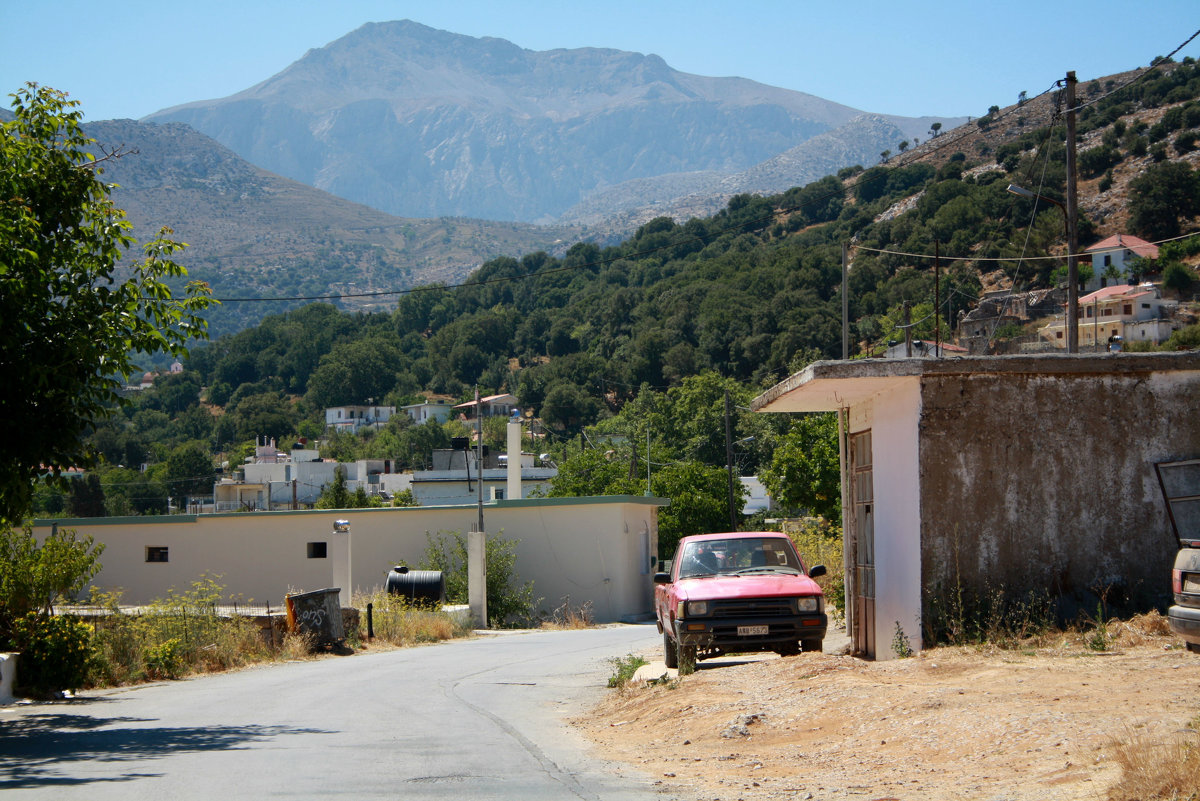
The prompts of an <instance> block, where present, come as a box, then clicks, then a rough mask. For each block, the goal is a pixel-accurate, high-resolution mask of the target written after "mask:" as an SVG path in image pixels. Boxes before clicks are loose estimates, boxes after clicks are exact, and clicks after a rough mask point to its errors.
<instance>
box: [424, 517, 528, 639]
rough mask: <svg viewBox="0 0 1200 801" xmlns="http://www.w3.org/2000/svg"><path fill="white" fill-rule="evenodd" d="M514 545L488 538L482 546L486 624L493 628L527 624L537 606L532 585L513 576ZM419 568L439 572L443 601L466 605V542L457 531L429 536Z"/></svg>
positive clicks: (508, 541)
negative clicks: (484, 562) (485, 575)
mask: <svg viewBox="0 0 1200 801" xmlns="http://www.w3.org/2000/svg"><path fill="white" fill-rule="evenodd" d="M518 542H519V540H506V539H503V538H502V537H501V536H499V535H494V536H488V538H487V544H486V545H485V546H484V552H485V555H486V560H487V577H486V579H485V583H486V585H487V613H488V624H489V625H490V626H492V627H494V628H498V627H502V626H512V625H520V624H521V623H523V622H526V621H528V620H529V619H530V618H531V617H532V616H533V613H534V608H535V607H536V606H537V604H538V601H537V600H535V599H534V597H533V582H532V581H526V582H524V583H521V579H520V577H519V576H518V574H517V544H518ZM421 568H422V569H423V570H440V571H441V572H442V576H443V577H444V578H445V581H446V600H447V601H449V602H450V603H459V604H465V603H467V601H468V597H467V592H468V586H467V538H466V537H465V536H464V535H463V533H462V532H461V531H450V532H438V534H437V535H429V544H428V545H427V546H426V548H425V559H424V560H423V561H422V562H421Z"/></svg>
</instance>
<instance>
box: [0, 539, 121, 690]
mask: <svg viewBox="0 0 1200 801" xmlns="http://www.w3.org/2000/svg"><path fill="white" fill-rule="evenodd" d="M103 552H104V546H103V545H102V544H99V543H97V542H95V541H94V540H93V539H92V537H91V536H90V535H89V536H87V537H84V538H83V539H77V538H76V535H75V532H74V531H73V530H71V529H54V530H52V531H51V533H50V534H49V536H47V537H46V539H45V541H44V542H42V543H41V544H40V545H39V543H38V541H37V538H36V537H35V536H34V534H33V529H32V528H31V527H29V526H28V525H26V526H25V527H23V528H20V529H16V528H12V527H10V526H7V525H4V524H3V523H0V650H9V649H8V648H7V646H8V645H10V644H11V642H12V637H13V626H14V625H15V623H16V621H18V620H21V619H23V618H25V617H26V616H28V615H30V614H35V613H40V614H42V615H43V616H49V615H50V614H51V613H52V610H53V606H54V604H55V603H57V602H58V601H59V600H60V599H64V598H66V599H69V598H72V597H73V596H74V595H75V594H76V593H77V592H79V591H80V590H81V589H83V587H84V586H85V585H86V584H87V583H88V582H89V581H91V579H92V577H93V576H95V575H96V574H97V573H99V572H100V562H99V557H100V554H101V553H103ZM60 689H61V688H60Z"/></svg>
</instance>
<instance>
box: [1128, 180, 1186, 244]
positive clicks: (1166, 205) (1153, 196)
mask: <svg viewBox="0 0 1200 801" xmlns="http://www.w3.org/2000/svg"><path fill="white" fill-rule="evenodd" d="M1129 193H1130V199H1129V222H1130V224H1131V225H1132V226H1133V230H1134V232H1135V233H1137V235H1138V236H1141V237H1145V238H1146V239H1149V240H1151V241H1153V240H1157V239H1168V238H1170V237H1173V236H1178V234H1179V231H1180V226H1179V218H1180V217H1187V218H1190V217H1193V216H1195V215H1196V214H1197V213H1200V175H1198V174H1197V173H1196V172H1195V171H1194V170H1193V169H1192V168H1191V167H1190V166H1188V164H1187V163H1185V162H1181V161H1166V162H1163V163H1162V164H1155V165H1153V166H1151V167H1149V168H1148V169H1147V170H1146V171H1145V172H1144V173H1142V175H1140V176H1139V177H1137V178H1135V179H1134V180H1132V181H1130V182H1129Z"/></svg>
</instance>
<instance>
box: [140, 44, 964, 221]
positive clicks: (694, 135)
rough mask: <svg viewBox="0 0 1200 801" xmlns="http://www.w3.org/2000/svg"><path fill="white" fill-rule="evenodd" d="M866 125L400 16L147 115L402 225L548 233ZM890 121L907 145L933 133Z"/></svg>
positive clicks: (728, 82)
mask: <svg viewBox="0 0 1200 801" xmlns="http://www.w3.org/2000/svg"><path fill="white" fill-rule="evenodd" d="M862 113H863V112H861V111H860V110H858V109H853V108H851V107H849V106H844V105H841V104H838V103H835V102H833V101H828V100H823V99H821V98H818V97H815V96H813V95H808V94H805V93H803V92H796V91H792V90H788V89H781V88H778V87H771V86H767V85H765V84H760V83H756V82H754V81H750V80H748V79H745V78H712V77H705V76H699V75H692V74H690V73H684V72H680V71H677V70H674V69H672V68H671V67H670V66H669V65H667V63H666V62H665V61H663V60H662V59H661V58H660V57H658V56H654V55H644V54H640V53H630V52H626V51H619V50H612V49H604V48H580V49H569V50H568V49H559V50H546V51H532V50H525V49H522V48H520V47H518V46H517V45H515V44H513V43H511V42H507V41H506V40H503V39H496V38H491V37H486V38H474V37H469V36H464V35H461V34H454V33H449V32H446V31H438V30H435V29H433V28H429V27H427V26H424V25H420V24H419V23H415V22H411V21H407V20H402V21H396V22H386V23H368V24H367V25H364V26H362V27H360V28H358V29H356V30H354V31H352V32H350V33H349V34H347V35H345V36H343V37H341V38H339V39H337V40H335V41H334V42H331V43H330V44H328V45H326V46H325V47H322V48H316V49H313V50H309V51H308V52H307V53H305V54H304V56H302V57H301V58H300V59H298V60H297V61H296V62H294V63H293V64H291V65H289V66H288V67H286V68H285V69H284V70H282V71H281V72H279V73H277V74H276V75H274V76H271V77H269V78H267V79H266V80H264V81H261V82H259V83H257V84H255V85H253V86H251V87H249V88H247V89H245V90H243V91H241V92H238V93H236V94H234V95H231V96H229V97H227V98H222V99H216V100H206V101H197V102H194V103H187V104H183V105H180V106H174V107H171V108H169V109H164V110H162V111H160V112H156V113H155V114H152V115H149V116H148V117H145V118H143V119H144V121H151V122H155V121H178V122H186V123H188V124H190V125H192V127H194V128H196V129H197V130H199V131H202V132H204V133H206V134H208V135H209V136H212V137H213V138H214V139H216V140H218V141H220V142H221V143H222V144H224V145H226V146H227V147H229V148H230V149H232V150H233V151H234V152H236V153H238V154H239V155H240V156H242V157H243V158H245V159H247V160H249V161H251V162H252V163H255V164H257V165H259V166H261V167H263V168H265V169H268V170H270V171H272V172H276V173H278V174H280V175H283V176H285V177H289V178H292V179H294V180H298V181H301V182H303V183H307V184H310V185H312V186H316V187H317V188H321V189H324V190H326V191H329V192H331V193H333V194H336V195H339V196H341V197H346V198H348V199H351V200H355V201H357V202H360V203H365V204H367V205H370V206H373V207H375V208H378V209H381V210H383V211H386V212H389V213H393V214H398V215H401V216H409V217H436V216H445V215H450V216H471V217H482V218H487V219H494V220H523V221H527V222H541V223H547V222H551V221H554V220H555V219H557V218H558V217H559V216H560V215H562V214H563V213H564V212H566V211H567V210H568V209H570V208H571V207H572V206H574V205H576V204H578V203H579V202H581V201H583V200H585V199H586V198H587V196H588V195H590V194H591V193H593V192H595V191H597V190H602V189H604V188H606V187H609V186H614V185H617V184H620V183H622V182H625V181H629V180H638V179H645V178H654V177H656V176H660V175H669V174H680V173H695V172H703V171H716V172H722V173H726V174H736V173H738V172H741V171H743V170H746V169H749V168H751V167H753V166H755V165H757V164H760V163H762V162H764V161H767V160H769V159H771V158H774V157H776V156H778V155H779V154H781V153H783V152H785V151H787V150H789V149H791V148H793V147H795V146H796V145H798V144H800V143H801V142H803V141H806V140H808V139H811V138H812V137H814V136H817V135H820V134H822V133H825V132H827V131H830V130H833V129H836V128H837V127H839V126H841V125H844V124H846V123H847V122H848V121H850V120H851V119H854V118H855V117H857V116H859V115H860V114H862ZM888 119H889V120H891V121H892V122H893V124H897V127H899V128H900V129H901V130H904V131H905V132H906V135H908V136H912V135H914V134H912V133H911V131H912V130H913V126H914V125H917V124H920V125H921V126H923V127H927V122H926V121H925V120H924V119H921V121H920V122H919V123H916V122H913V121H911V120H910V118H902V117H889V118H888ZM936 119H939V120H942V121H949V122H953V120H947V118H936ZM876 152H877V151H876ZM857 155H858V157H857V158H855V159H853V163H858V162H865V160H866V159H865V156H866V155H871V156H872V157H873V156H874V154H873V153H872V154H857ZM841 166H846V165H841Z"/></svg>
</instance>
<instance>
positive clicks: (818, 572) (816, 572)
mask: <svg viewBox="0 0 1200 801" xmlns="http://www.w3.org/2000/svg"><path fill="white" fill-rule="evenodd" d="M825 572H826V571H825V565H813V566H812V568H811V569H810V570H809V571H808V577H809V578H816V577H817V576H823V575H825Z"/></svg>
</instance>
